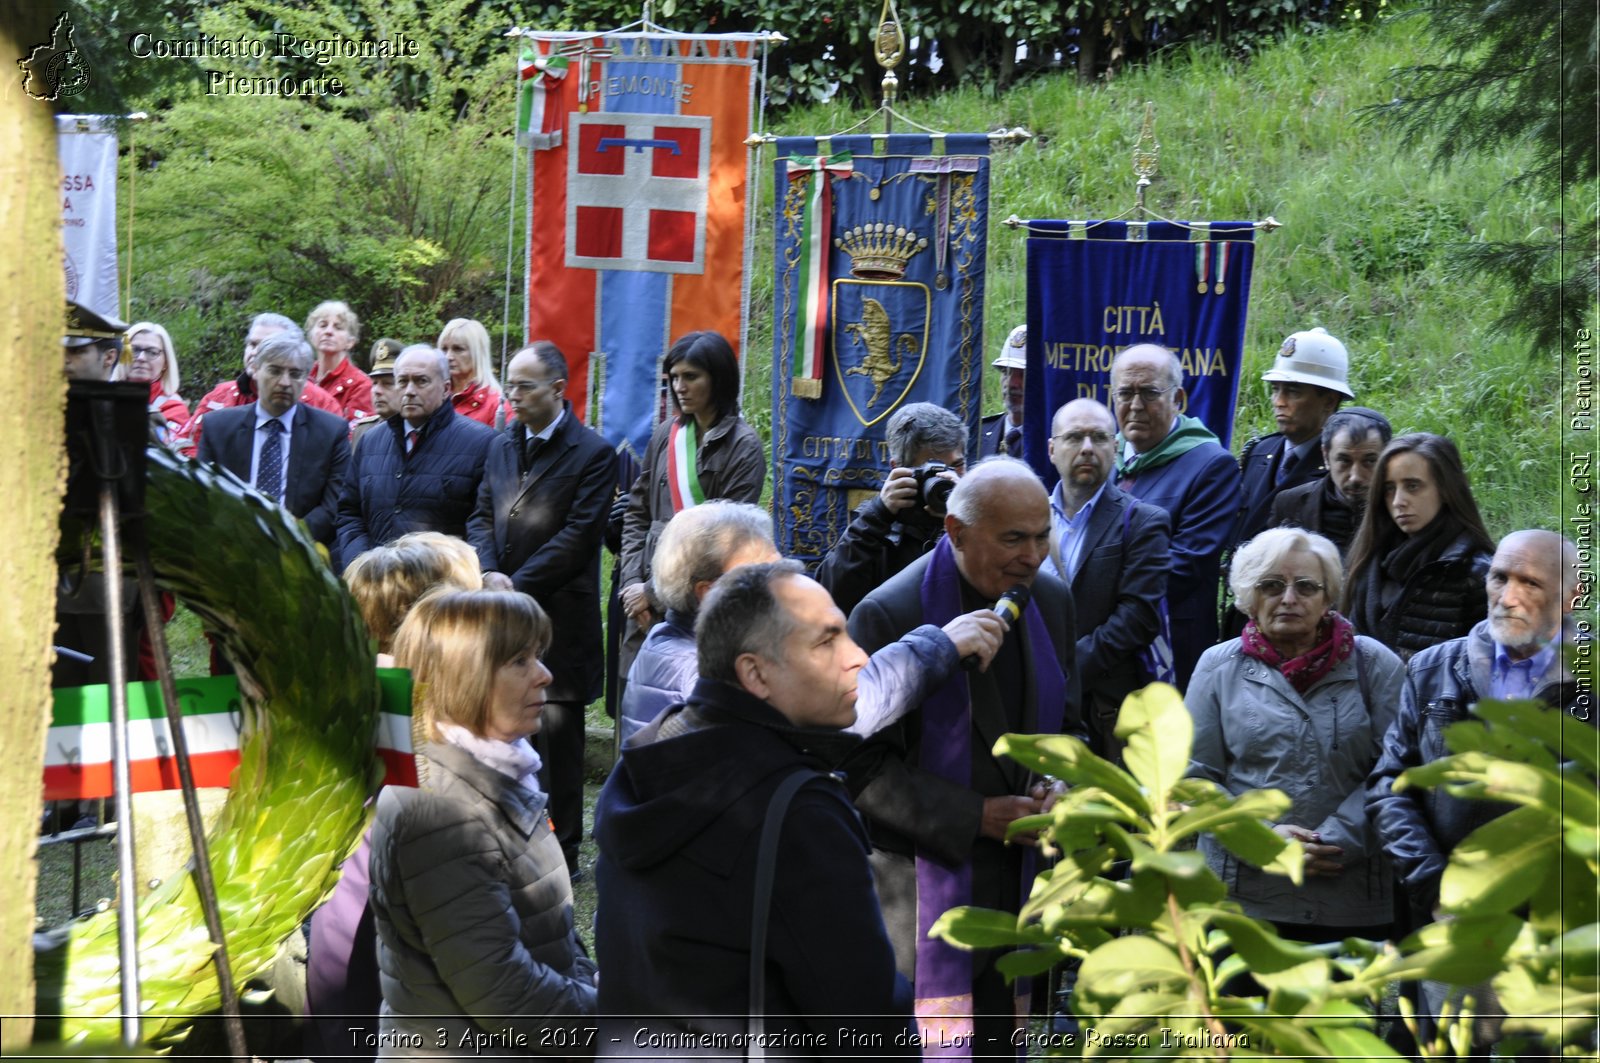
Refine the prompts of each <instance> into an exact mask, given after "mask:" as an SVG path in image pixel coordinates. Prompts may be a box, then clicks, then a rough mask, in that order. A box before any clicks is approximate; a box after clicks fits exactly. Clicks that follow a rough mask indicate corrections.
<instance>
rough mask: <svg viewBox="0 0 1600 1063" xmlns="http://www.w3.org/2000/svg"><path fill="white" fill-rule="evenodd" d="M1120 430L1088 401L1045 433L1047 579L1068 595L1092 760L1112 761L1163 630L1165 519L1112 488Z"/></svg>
mask: <svg viewBox="0 0 1600 1063" xmlns="http://www.w3.org/2000/svg"><path fill="white" fill-rule="evenodd" d="M1116 435H1117V424H1116V422H1115V421H1114V420H1112V418H1111V412H1110V411H1109V410H1107V409H1106V408H1105V407H1104V406H1102V405H1101V404H1100V403H1098V402H1095V401H1094V400H1093V399H1074V400H1073V401H1071V402H1069V403H1067V404H1066V405H1065V406H1062V407H1061V408H1060V409H1059V410H1057V411H1056V415H1055V418H1054V420H1052V421H1051V423H1050V447H1049V450H1050V463H1051V464H1052V465H1054V466H1055V467H1056V472H1057V473H1059V474H1060V476H1061V482H1060V483H1058V484H1056V487H1055V490H1054V491H1053V492H1051V495H1050V521H1051V525H1052V527H1051V532H1050V556H1049V557H1048V558H1046V560H1045V563H1044V565H1043V566H1042V567H1043V569H1044V571H1046V572H1049V573H1050V574H1051V575H1054V576H1057V577H1059V578H1060V579H1061V580H1062V582H1064V583H1066V584H1067V585H1068V586H1069V587H1071V588H1072V601H1073V603H1074V605H1075V606H1076V608H1077V628H1078V677H1079V679H1080V681H1081V682H1082V685H1083V707H1084V716H1085V719H1086V721H1087V723H1088V725H1089V733H1090V735H1091V736H1092V737H1093V738H1094V748H1095V752H1096V753H1099V754H1100V755H1101V756H1103V757H1111V758H1115V757H1116V756H1117V754H1118V752H1119V750H1120V745H1121V744H1120V743H1119V742H1118V741H1117V739H1116V736H1115V735H1114V734H1113V733H1112V732H1113V731H1114V730H1115V728H1116V722H1117V713H1118V712H1119V711H1120V710H1121V708H1122V700H1123V699H1124V698H1126V697H1127V696H1128V695H1129V694H1130V693H1132V692H1133V691H1135V690H1137V689H1139V688H1140V687H1142V686H1144V685H1145V684H1146V683H1148V682H1150V680H1151V678H1152V676H1151V675H1149V674H1148V673H1147V672H1146V671H1145V669H1144V668H1143V667H1142V666H1141V664H1140V660H1139V655H1140V654H1141V653H1143V652H1144V651H1145V650H1146V649H1147V648H1148V647H1149V645H1150V642H1151V640H1152V639H1154V638H1155V636H1156V633H1157V631H1158V630H1159V627H1160V618H1159V614H1158V611H1157V610H1158V608H1159V605H1160V602H1161V599H1162V597H1163V596H1164V595H1165V594H1166V593H1167V564H1168V539H1169V537H1170V535H1171V528H1172V522H1171V519H1170V518H1169V517H1168V516H1167V512H1166V510H1164V509H1159V508H1157V507H1156V506H1152V505H1147V504H1146V503H1144V502H1140V501H1139V500H1138V499H1135V498H1133V497H1131V496H1129V495H1128V494H1126V493H1125V492H1123V491H1122V490H1121V489H1120V488H1118V487H1117V485H1116V484H1114V483H1112V482H1111V470H1112V468H1113V467H1114V466H1115V464H1116V452H1117V442H1116Z"/></svg>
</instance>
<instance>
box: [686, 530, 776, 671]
mask: <svg viewBox="0 0 1600 1063" xmlns="http://www.w3.org/2000/svg"><path fill="white" fill-rule="evenodd" d="M670 526H671V525H668V527H670ZM803 575H805V569H804V567H802V566H801V564H800V562H798V561H794V560H783V561H773V562H771V563H769V564H765V565H740V566H739V567H738V568H736V569H734V570H733V571H732V572H730V573H728V574H727V575H726V576H723V577H722V578H721V579H719V580H717V583H716V586H714V587H712V588H711V593H710V594H708V595H706V600H705V603H704V604H703V605H702V606H701V607H700V616H699V617H698V619H696V620H695V625H694V641H695V646H696V648H697V650H698V655H699V665H700V674H701V675H702V676H703V677H705V678H706V679H717V680H720V681H722V682H724V683H732V684H734V685H735V686H737V685H738V683H739V673H738V670H737V669H736V667H735V665H736V663H737V662H738V660H739V658H740V657H742V656H744V655H745V654H747V653H754V654H756V655H757V656H760V657H765V658H766V659H767V660H769V661H781V660H783V643H784V640H785V639H787V638H788V637H789V634H790V632H791V631H793V630H794V617H793V616H791V615H790V613H789V610H787V609H785V608H784V607H783V606H782V605H781V604H780V603H779V602H778V598H777V596H776V595H775V594H773V593H772V585H773V584H774V583H776V582H778V580H780V579H792V578H793V577H795V576H803Z"/></svg>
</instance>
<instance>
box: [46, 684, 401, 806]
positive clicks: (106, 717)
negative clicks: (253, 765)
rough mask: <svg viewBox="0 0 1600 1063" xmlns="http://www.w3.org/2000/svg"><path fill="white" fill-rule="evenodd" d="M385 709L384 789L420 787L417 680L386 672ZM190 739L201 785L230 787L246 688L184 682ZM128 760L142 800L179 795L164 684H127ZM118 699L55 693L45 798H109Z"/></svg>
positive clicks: (93, 691) (380, 735) (79, 691)
mask: <svg viewBox="0 0 1600 1063" xmlns="http://www.w3.org/2000/svg"><path fill="white" fill-rule="evenodd" d="M378 686H379V688H380V690H381V691H382V695H383V704H382V706H381V708H380V710H379V714H378V728H377V734H376V736H375V737H376V752H377V755H378V756H379V757H381V758H382V760H383V762H384V766H385V768H386V769H387V771H386V777H385V779H384V782H385V784H387V785H391V786H415V785H417V765H416V758H415V756H413V752H414V748H415V747H414V743H413V741H412V733H411V673H410V672H408V671H406V670H405V669H403V668H380V669H379V670H378ZM178 701H179V704H180V705H181V707H182V709H183V733H184V736H185V737H186V738H187V739H188V743H189V765H190V768H191V769H192V771H193V772H194V781H195V785H196V786H227V785H229V784H230V782H231V781H232V779H233V769H234V768H236V767H238V766H239V726H240V722H241V712H240V706H239V683H238V680H237V679H236V678H235V677H233V676H214V677H210V678H205V679H183V680H179V682H178ZM128 761H129V769H130V773H131V775H132V779H133V789H134V792H135V793H143V792H146V791H150V790H176V789H178V788H179V782H178V764H177V761H176V759H175V758H174V757H173V755H172V731H171V729H170V727H169V725H168V723H167V713H166V709H165V708H164V707H163V706H162V703H161V687H160V685H159V684H157V683H130V684H128ZM111 794H112V783H111V698H110V690H109V688H108V687H104V686H93V687H69V688H65V689H62V690H57V691H56V692H55V708H54V713H53V715H52V717H51V721H50V731H49V736H48V738H47V740H46V746H45V759H44V799H45V800H46V801H66V800H77V799H81V798H94V797H110V796H111Z"/></svg>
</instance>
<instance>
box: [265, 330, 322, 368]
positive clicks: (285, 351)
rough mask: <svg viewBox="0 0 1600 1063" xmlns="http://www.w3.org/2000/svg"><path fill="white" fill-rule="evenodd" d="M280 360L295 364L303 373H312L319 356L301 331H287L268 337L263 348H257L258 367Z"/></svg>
mask: <svg viewBox="0 0 1600 1063" xmlns="http://www.w3.org/2000/svg"><path fill="white" fill-rule="evenodd" d="M291 327H292V326H291ZM278 360H282V361H286V362H291V363H293V365H294V367H295V368H296V369H298V370H300V371H301V372H310V371H311V366H312V363H314V362H315V361H316V360H317V356H316V353H315V352H314V351H312V350H311V344H309V343H307V342H306V338H305V335H304V333H302V332H301V331H300V330H299V329H295V330H294V331H293V332H290V331H288V330H287V329H285V330H284V331H283V332H279V333H277V334H276V335H272V336H268V337H267V338H266V339H264V340H262V341H261V346H259V347H257V348H256V365H257V366H260V365H263V364H265V363H267V362H270V361H278Z"/></svg>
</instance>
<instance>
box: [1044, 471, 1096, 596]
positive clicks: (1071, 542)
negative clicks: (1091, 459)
mask: <svg viewBox="0 0 1600 1063" xmlns="http://www.w3.org/2000/svg"><path fill="white" fill-rule="evenodd" d="M1110 482H1111V480H1110V478H1109V477H1108V478H1107V479H1106V480H1105V481H1104V482H1103V483H1101V484H1100V490H1098V491H1096V492H1095V493H1094V494H1093V495H1092V496H1090V498H1089V501H1087V502H1085V503H1084V504H1083V505H1082V506H1080V507H1079V508H1078V512H1077V513H1075V514H1073V515H1072V516H1070V517H1069V516H1067V508H1066V497H1065V496H1064V495H1063V494H1062V492H1061V485H1060V484H1059V483H1058V484H1056V489H1055V490H1054V491H1052V492H1051V493H1050V523H1051V525H1052V526H1054V528H1055V532H1056V535H1055V538H1056V541H1057V546H1058V549H1059V550H1060V551H1061V563H1062V564H1063V565H1065V566H1066V568H1067V571H1066V572H1065V573H1062V572H1061V571H1059V570H1058V569H1057V568H1056V564H1055V558H1054V557H1046V558H1045V559H1044V564H1043V565H1041V566H1039V567H1040V568H1043V569H1046V570H1047V571H1049V572H1050V574H1051V575H1053V576H1058V577H1060V579H1061V580H1062V582H1064V583H1071V582H1072V580H1073V578H1074V577H1075V576H1077V574H1078V567H1079V566H1080V565H1082V564H1083V540H1084V537H1085V536H1084V533H1085V532H1087V531H1088V529H1089V518H1090V517H1091V516H1093V514H1094V507H1095V503H1097V502H1099V501H1100V498H1101V496H1102V495H1104V494H1105V493H1106V484H1108V483H1110Z"/></svg>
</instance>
